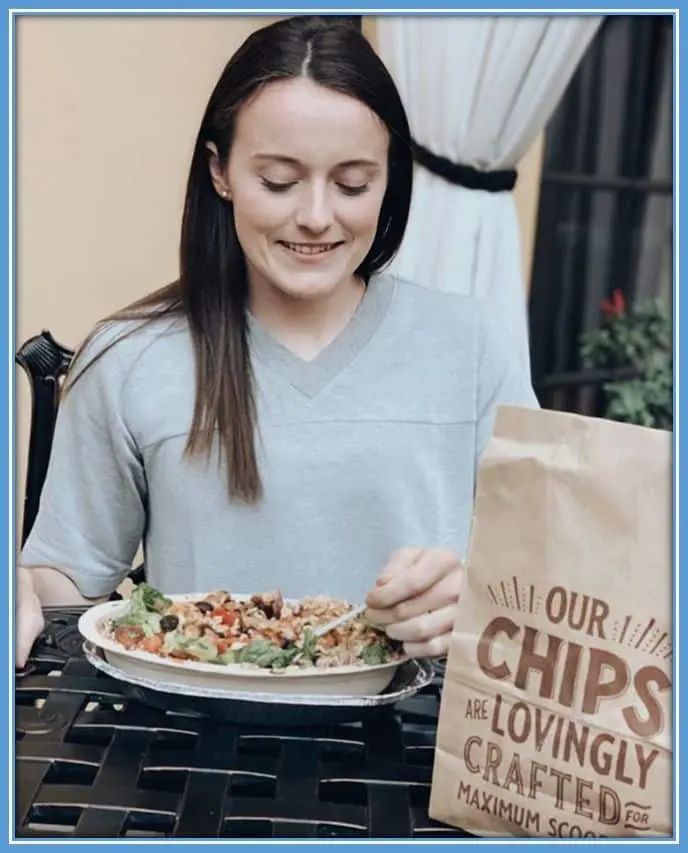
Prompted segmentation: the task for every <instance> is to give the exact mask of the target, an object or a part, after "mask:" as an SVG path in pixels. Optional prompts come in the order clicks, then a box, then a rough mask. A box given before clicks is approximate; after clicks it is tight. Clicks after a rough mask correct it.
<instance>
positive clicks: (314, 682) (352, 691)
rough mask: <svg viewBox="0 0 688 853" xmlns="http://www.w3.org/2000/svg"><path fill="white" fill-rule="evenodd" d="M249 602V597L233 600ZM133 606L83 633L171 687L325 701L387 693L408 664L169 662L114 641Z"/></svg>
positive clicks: (86, 617)
mask: <svg viewBox="0 0 688 853" xmlns="http://www.w3.org/2000/svg"><path fill="white" fill-rule="evenodd" d="M204 595H205V593H194V594H189V595H170V596H168V598H170V599H172V600H173V601H198V600H199V599H200V598H203V596H204ZM232 597H233V598H234V599H235V600H237V601H245V600H247V599H248V598H250V596H248V595H233V596H232ZM128 607H129V602H128V601H107V602H105V603H104V604H98V605H96V606H95V607H91V608H90V609H89V610H87V611H86V612H85V613H84V614H83V615H82V616H81V618H80V619H79V632H80V633H81V635H82V636H83V637H84V638H85V639H86V640H88V641H89V642H90V643H93V645H95V646H97V647H99V648H100V649H102V650H103V653H104V655H105V658H106V660H108V661H110V662H111V663H112V664H113V665H115V666H117V667H119V668H120V669H121V670H122V671H124V672H129V673H131V674H132V675H134V676H137V677H140V678H148V679H151V678H152V679H156V680H158V681H167V682H170V683H173V684H179V685H184V686H186V687H205V688H210V689H217V688H220V687H221V688H223V689H227V690H232V691H238V692H249V693H256V692H260V693H272V694H275V693H283V694H304V695H305V694H315V695H319V696H324V695H335V696H344V695H348V696H370V695H374V694H376V693H379V692H380V691H382V690H384V689H385V687H387V685H388V684H389V682H390V681H391V680H392V678H393V676H394V673H395V672H396V670H397V668H398V667H399V666H400V664H401V663H403V662H404V661H403V660H400V661H399V660H396V661H392V662H390V663H383V664H379V665H376V666H339V667H331V668H320V667H306V668H303V667H287V668H286V669H283V670H266V669H262V668H260V667H253V666H251V665H247V664H226V665H218V664H212V663H204V662H201V661H182V660H175V659H174V658H163V657H159V656H158V655H154V654H152V653H150V652H144V651H138V650H129V649H125V648H124V647H123V646H121V645H120V644H119V643H117V642H115V641H114V640H113V639H112V638H111V637H109V636H108V635H107V633H106V631H105V625H106V623H107V621H108V620H109V619H114V618H117V617H118V616H121V615H123V614H124V613H125V612H126V611H127V608H128Z"/></svg>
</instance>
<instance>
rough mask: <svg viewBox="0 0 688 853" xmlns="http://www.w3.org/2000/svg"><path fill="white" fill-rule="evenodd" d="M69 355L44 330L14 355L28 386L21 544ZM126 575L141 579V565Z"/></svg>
mask: <svg viewBox="0 0 688 853" xmlns="http://www.w3.org/2000/svg"><path fill="white" fill-rule="evenodd" d="M73 357H74V351H73V350H70V349H68V348H67V347H65V346H63V345H62V344H59V343H58V342H57V341H56V340H55V338H53V336H52V335H51V334H50V332H48V331H43V332H41V334H40V335H36V336H35V337H33V338H29V340H27V341H26V342H25V343H24V344H23V345H22V346H21V348H20V349H19V351H18V352H17V354H16V356H15V361H16V363H17V364H18V365H19V366H20V367H21V368H23V370H24V372H25V373H26V375H27V377H28V379H29V383H30V386H31V424H30V431H29V452H28V460H27V468H26V483H25V487H24V514H23V520H22V545H23V544H24V543H25V542H26V540H27V538H28V536H29V533H30V532H31V528H32V527H33V525H34V522H35V521H36V515H37V514H38V506H39V503H40V500H41V492H42V491H43V484H44V483H45V476H46V473H47V471H48V462H49V460H50V451H51V449H52V445H53V433H54V432H55V421H56V419H57V410H58V406H59V403H60V387H61V383H62V379H63V378H64V376H65V374H66V373H67V370H68V369H69V365H70V364H71V361H72V358H73ZM130 577H131V579H132V580H133V581H134V582H135V583H140V582H141V581H143V580H145V573H144V567H143V566H138V567H137V568H135V569H134V570H133V571H132V572H131V574H130Z"/></svg>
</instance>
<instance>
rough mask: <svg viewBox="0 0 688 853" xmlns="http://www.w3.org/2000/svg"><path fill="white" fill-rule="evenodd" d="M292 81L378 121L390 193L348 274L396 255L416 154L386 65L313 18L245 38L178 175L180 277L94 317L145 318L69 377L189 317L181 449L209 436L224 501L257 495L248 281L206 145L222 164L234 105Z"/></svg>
mask: <svg viewBox="0 0 688 853" xmlns="http://www.w3.org/2000/svg"><path fill="white" fill-rule="evenodd" d="M295 77H308V78H310V79H311V80H313V81H314V82H315V83H318V84H319V85H322V86H325V87H327V88H328V89H332V90H333V91H336V92H340V93H342V94H345V95H349V96H350V97H353V98H356V99H357V100H358V101H361V102H362V103H364V104H366V106H368V107H369V108H370V109H371V110H372V111H373V112H374V113H376V114H377V116H378V117H379V118H380V119H381V120H382V121H383V122H384V124H385V126H386V128H387V130H388V132H389V136H390V145H389V152H388V183H387V189H386V192H385V196H384V199H383V202H382V207H381V210H380V217H379V220H378V226H377V232H376V234H375V238H374V240H373V244H372V246H371V248H370V251H369V252H368V254H367V256H366V257H365V258H364V260H363V262H362V263H361V265H360V267H359V268H358V269H357V270H356V275H358V276H359V277H360V278H361V279H362V280H363V281H364V282H365V283H366V284H367V282H368V281H369V279H370V277H371V276H372V275H373V274H374V273H376V272H378V271H379V270H381V269H382V268H383V267H384V266H385V265H386V264H388V263H389V261H390V260H391V259H392V258H393V257H394V255H395V254H396V253H397V251H398V249H399V246H400V244H401V241H402V238H403V236H404V231H405V230H406V224H407V221H408V215H409V208H410V204H411V187H412V176H413V160H412V152H411V138H410V131H409V126H408V120H407V117H406V113H405V110H404V107H403V104H402V102H401V98H400V97H399V93H398V91H397V89H396V86H395V85H394V82H393V80H392V78H391V76H390V74H389V72H388V71H387V69H386V68H385V66H384V64H383V63H382V61H381V60H380V59H379V57H378V56H377V54H376V53H375V51H374V50H373V49H372V47H371V46H370V44H369V43H368V41H367V40H366V39H365V37H364V36H363V35H362V34H361V33H360V32H359V31H358V30H357V29H356V28H355V27H353V26H351V25H348V24H345V23H341V22H334V21H328V20H327V18H323V17H313V16H299V17H294V18H288V19H285V20H281V21H278V22H277V23H274V24H271V25H269V26H267V27H264V28H262V29H260V30H257V31H256V32H254V33H253V34H252V35H250V36H249V37H248V38H247V39H246V41H245V42H244V43H243V44H242V46H241V47H240V48H239V49H238V50H237V52H236V53H235V54H234V56H232V58H231V59H230V60H229V62H228V64H227V65H226V67H225V69H224V71H223V72H222V75H221V77H220V79H219V81H218V83H217V85H216V86H215V89H214V90H213V93H212V95H211V96H210V100H209V102H208V105H207V107H206V110H205V113H204V116H203V120H202V122H201V127H200V130H199V132H198V136H197V138H196V143H195V146H194V151H193V156H192V159H191V168H190V171H189V178H188V182H187V188H186V199H185V203H184V213H183V218H182V228H181V244H180V274H179V279H178V280H177V281H175V282H173V283H172V284H169V285H167V286H166V287H163V288H162V289H160V290H157V291H155V292H154V293H152V294H149V295H148V296H146V297H145V298H143V299H141V300H139V301H138V302H135V303H133V304H132V305H129V306H127V307H126V308H124V309H122V310H121V311H118V312H117V313H116V314H113V315H111V316H110V317H107V318H105V319H104V320H103V321H102V322H101V323H99V324H98V326H97V327H96V330H95V332H94V334H95V333H97V331H98V330H99V329H101V328H102V327H103V326H104V325H105V324H108V323H112V322H113V321H115V322H116V321H130V320H140V321H142V324H141V325H139V326H137V327H136V328H134V329H133V330H129V331H128V332H126V333H125V335H123V336H121V337H119V338H116V339H115V340H114V341H113V342H112V343H110V344H109V345H108V346H106V347H104V348H103V350H102V351H101V352H99V353H98V355H97V356H96V357H95V358H94V359H92V360H91V361H90V362H89V363H88V364H87V365H86V367H85V368H83V369H81V370H80V371H78V372H77V374H76V375H75V376H74V377H71V379H70V380H69V381H68V383H67V385H68V387H73V385H74V382H75V381H76V380H77V379H78V378H79V377H80V376H81V375H83V372H84V370H86V369H88V367H90V366H91V365H92V364H93V362H94V361H95V360H96V359H97V358H99V357H100V356H102V355H103V354H104V353H105V352H106V351H107V350H108V349H109V348H110V347H112V346H113V345H115V344H116V343H117V342H118V341H119V340H121V339H122V337H124V336H126V335H128V334H132V331H136V329H137V328H141V327H142V325H148V324H149V323H151V322H154V321H156V320H159V319H161V318H166V317H170V318H172V317H180V316H181V317H184V318H186V320H187V322H188V325H189V329H190V332H191V337H192V342H193V349H194V357H195V366H196V397H195V405H194V414H193V421H192V424H191V430H190V432H189V436H188V440H187V444H186V448H185V453H186V454H187V455H193V454H198V453H205V454H208V455H210V454H211V453H212V451H213V447H214V446H215V434H216V433H217V436H218V445H217V449H218V451H219V453H220V458H222V457H224V461H225V462H226V468H227V477H228V489H229V496H230V499H238V500H242V501H244V502H246V503H256V502H257V501H258V500H259V499H260V497H261V495H262V484H261V479H260V473H259V470H258V460H257V455H256V447H255V434H256V426H257V424H256V420H257V416H256V404H255V398H254V383H253V375H252V369H251V361H250V356H249V344H248V326H247V310H248V295H249V294H248V278H247V274H246V265H245V259H244V254H243V251H242V249H241V246H240V245H239V241H238V239H237V235H236V230H235V227H234V215H233V209H232V205H231V202H228V201H226V200H223V199H221V198H220V197H219V196H218V194H217V192H216V191H215V189H214V187H213V184H212V181H211V176H210V170H209V159H208V158H209V153H208V144H209V143H214V145H215V146H216V147H217V151H218V153H219V158H220V162H221V164H222V166H223V167H225V166H226V164H227V160H228V157H229V153H230V150H231V146H232V141H233V139H234V133H235V127H236V120H237V115H238V113H239V110H240V109H241V107H242V105H243V104H245V103H246V102H247V100H248V99H250V98H251V97H253V96H254V95H256V94H257V93H258V91H259V90H260V89H262V88H263V87H264V86H267V85H269V84H270V83H272V82H275V81H278V80H287V79H290V78H295ZM92 337H93V336H91V338H89V339H87V341H86V343H85V344H84V346H86V345H87V344H88V342H89V341H90V340H92ZM83 348H84V347H82V348H81V350H80V351H79V353H77V356H78V355H79V354H80V353H81V352H82V351H83ZM75 361H76V358H75Z"/></svg>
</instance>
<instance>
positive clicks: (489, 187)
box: [411, 140, 518, 193]
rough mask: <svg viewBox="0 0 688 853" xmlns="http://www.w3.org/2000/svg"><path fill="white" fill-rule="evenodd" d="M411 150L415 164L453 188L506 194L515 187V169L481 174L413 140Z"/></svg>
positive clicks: (516, 174)
mask: <svg viewBox="0 0 688 853" xmlns="http://www.w3.org/2000/svg"><path fill="white" fill-rule="evenodd" d="M411 150H412V151H413V159H414V160H415V161H416V163H418V164H419V165H420V166H423V168H425V169H427V170H428V171H429V172H432V174H433V175H438V176H439V177H440V178H443V179H444V180H445V181H447V183H450V184H453V185H454V186H457V187H465V188H466V189H467V190H485V191H486V192H488V193H501V192H508V191H509V190H513V188H514V187H515V186H516V179H517V177H518V172H517V171H516V169H502V170H499V171H494V172H481V171H480V169H474V168H473V167H472V166H463V165H461V163H453V162H452V161H451V160H450V159H449V158H448V157H442V156H441V155H440V154H434V153H433V152H432V151H430V149H429V148H426V147H425V146H424V145H421V144H420V143H418V142H416V141H415V140H412V142H411Z"/></svg>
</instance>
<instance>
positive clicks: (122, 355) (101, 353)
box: [67, 317, 189, 388]
mask: <svg viewBox="0 0 688 853" xmlns="http://www.w3.org/2000/svg"><path fill="white" fill-rule="evenodd" d="M188 337H189V334H188V325H187V323H186V320H185V319H183V318H179V317H167V318H164V319H163V318H160V319H149V318H146V319H136V320H108V321H104V322H103V323H99V324H98V325H97V326H96V327H95V328H94V329H93V330H92V331H91V332H90V333H89V334H88V336H87V337H86V339H85V340H84V342H83V343H82V344H81V346H80V347H79V349H78V350H77V352H76V354H75V357H74V360H73V362H72V365H71V367H70V371H69V374H68V378H67V388H69V387H70V386H71V385H75V384H77V382H78V383H79V384H82V383H83V384H85V385H88V384H93V383H98V382H103V381H108V382H111V383H114V384H115V385H122V386H123V385H124V383H125V382H126V381H127V380H128V379H129V377H130V376H131V374H132V373H133V372H135V370H136V368H137V366H138V365H139V364H140V363H141V362H142V361H146V362H148V365H149V366H150V362H151V360H152V361H154V362H156V361H157V362H160V363H163V362H164V361H165V360H166V359H169V357H170V354H171V352H172V351H174V350H175V349H179V348H180V347H181V348H182V349H183V348H184V345H185V342H186V340H187V339H188Z"/></svg>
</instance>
